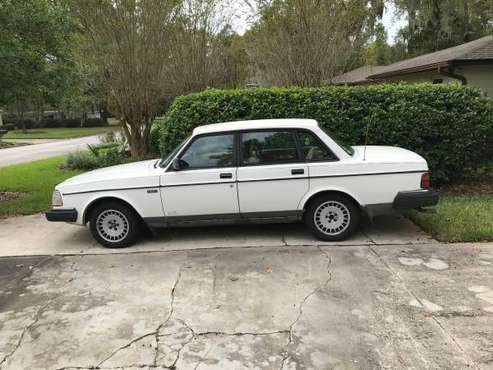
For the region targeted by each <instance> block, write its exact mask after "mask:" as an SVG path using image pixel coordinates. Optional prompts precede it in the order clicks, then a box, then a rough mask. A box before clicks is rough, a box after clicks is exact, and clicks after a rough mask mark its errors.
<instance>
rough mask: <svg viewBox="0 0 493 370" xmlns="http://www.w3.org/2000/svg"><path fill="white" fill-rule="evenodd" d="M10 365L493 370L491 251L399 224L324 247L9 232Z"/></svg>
mask: <svg viewBox="0 0 493 370" xmlns="http://www.w3.org/2000/svg"><path fill="white" fill-rule="evenodd" d="M0 250H1V253H2V255H3V256H4V257H1V258H0V282H1V285H0V367H2V368H5V369H25V368H29V369H38V368H39V369H92V368H102V369H137V368H170V369H243V368H252V369H253V368H256V369H298V368H300V369H302V368H309V369H332V368H334V369H335V368H337V369H368V368H403V367H406V368H416V369H422V368H457V369H459V368H460V369H463V368H466V367H472V368H491V367H493V345H492V343H493V274H492V270H493V244H491V243H489V244H488V243H485V244H476V245H473V244H453V245H446V244H440V243H437V242H435V241H433V240H432V239H429V238H428V237H427V236H426V235H424V234H423V233H421V232H420V231H419V230H417V229H416V228H415V227H414V226H413V225H411V224H410V223H409V222H407V221H406V220H404V219H401V218H380V219H377V220H376V223H375V224H374V225H367V226H366V227H365V228H364V229H363V230H362V231H361V232H360V233H359V234H358V235H356V236H355V237H354V238H352V239H351V240H348V241H346V242H342V243H338V244H327V243H325V244H324V243H319V242H318V241H315V240H313V239H312V238H311V236H310V235H309V234H308V233H306V231H305V230H304V229H303V228H302V227H301V225H270V226H246V227H222V228H209V229H204V228H197V229H181V230H170V231H163V232H160V233H159V235H158V236H156V237H154V238H151V237H148V238H147V239H145V240H144V241H143V242H142V243H140V244H139V245H138V246H136V247H133V248H129V249H125V250H107V249H103V248H101V247H98V246H96V245H95V244H93V242H92V241H91V239H90V236H89V234H88V232H87V230H86V229H84V228H78V227H75V226H70V225H63V224H49V223H43V221H42V217H41V216H39V215H38V216H27V217H20V218H16V219H9V220H2V221H0Z"/></svg>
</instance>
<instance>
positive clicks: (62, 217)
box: [46, 208, 77, 222]
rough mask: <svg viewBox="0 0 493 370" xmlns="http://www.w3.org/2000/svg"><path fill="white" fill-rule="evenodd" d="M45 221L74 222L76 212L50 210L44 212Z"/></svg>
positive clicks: (72, 210) (70, 210)
mask: <svg viewBox="0 0 493 370" xmlns="http://www.w3.org/2000/svg"><path fill="white" fill-rule="evenodd" d="M46 219H47V220H48V221H52V222H75V221H77V211H76V210H75V209H53V208H52V209H50V210H49V211H48V212H46Z"/></svg>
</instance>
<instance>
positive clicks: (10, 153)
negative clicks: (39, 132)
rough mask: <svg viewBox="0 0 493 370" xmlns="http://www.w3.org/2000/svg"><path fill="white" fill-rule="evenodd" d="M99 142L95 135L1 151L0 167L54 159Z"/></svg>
mask: <svg viewBox="0 0 493 370" xmlns="http://www.w3.org/2000/svg"><path fill="white" fill-rule="evenodd" d="M100 140H101V139H100V136H99V135H95V136H86V137H81V138H76V139H66V140H52V141H48V142H44V143H41V144H33V145H24V146H18V147H14V148H7V149H2V150H1V151H0V167H5V166H10V165H12V164H19V163H25V162H31V161H36V160H39V159H45V158H50V157H56V156H58V155H64V154H68V153H72V152H76V151H78V150H87V145H88V144H91V145H94V144H98V143H99V142H100Z"/></svg>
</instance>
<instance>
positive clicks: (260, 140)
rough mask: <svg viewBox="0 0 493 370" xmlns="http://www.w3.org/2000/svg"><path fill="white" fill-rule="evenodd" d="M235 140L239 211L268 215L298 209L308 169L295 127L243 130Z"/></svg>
mask: <svg viewBox="0 0 493 370" xmlns="http://www.w3.org/2000/svg"><path fill="white" fill-rule="evenodd" d="M238 141H239V167H238V170H237V178H238V199H239V203H240V212H241V215H242V216H253V217H255V216H259V217H262V215H264V214H265V216H266V217H268V216H269V215H279V216H281V215H282V214H284V213H286V215H288V213H289V214H291V213H293V212H297V210H298V205H299V203H300V200H301V199H302V197H303V195H304V194H306V192H307V191H308V169H307V165H306V163H305V162H304V161H303V160H302V158H301V153H300V150H298V147H297V144H296V137H295V132H294V130H290V129H276V130H251V131H243V132H241V133H240V137H239V140H238Z"/></svg>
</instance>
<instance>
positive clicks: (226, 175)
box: [219, 173, 233, 179]
mask: <svg viewBox="0 0 493 370" xmlns="http://www.w3.org/2000/svg"><path fill="white" fill-rule="evenodd" d="M219 178H220V179H232V178H233V174H232V173H221V174H219Z"/></svg>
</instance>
